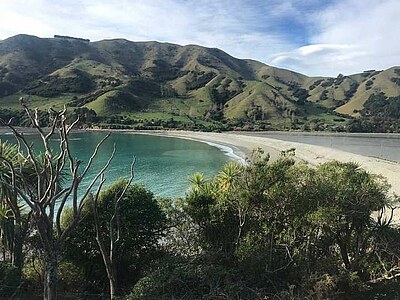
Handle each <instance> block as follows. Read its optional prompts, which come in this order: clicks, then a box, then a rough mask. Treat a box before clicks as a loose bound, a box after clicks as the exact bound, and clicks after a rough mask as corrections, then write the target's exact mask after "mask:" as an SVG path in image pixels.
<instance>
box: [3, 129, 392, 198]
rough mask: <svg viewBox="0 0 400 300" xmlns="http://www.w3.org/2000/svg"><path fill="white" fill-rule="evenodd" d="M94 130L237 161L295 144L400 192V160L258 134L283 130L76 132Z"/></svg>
mask: <svg viewBox="0 0 400 300" xmlns="http://www.w3.org/2000/svg"><path fill="white" fill-rule="evenodd" d="M17 129H19V130H21V131H22V132H24V133H28V134H30V133H35V132H36V130H35V129H33V128H17ZM91 131H105V132H121V133H130V134H145V135H155V136H162V137H174V138H181V139H188V140H193V141H199V142H203V143H207V144H209V145H211V146H214V147H217V148H219V149H220V150H221V151H222V152H224V154H226V155H227V156H229V157H231V158H233V159H234V160H236V161H240V162H244V161H245V158H246V157H250V156H251V153H252V151H253V149H256V148H258V147H260V148H261V149H263V150H264V151H265V153H269V154H270V156H271V160H274V159H277V158H278V157H279V155H280V153H281V151H284V150H289V149H293V148H295V153H296V155H295V159H297V160H298V161H303V162H306V163H308V164H309V165H312V166H317V165H319V164H321V163H324V162H328V161H332V160H338V161H343V162H356V163H358V164H359V165H360V167H362V168H364V169H365V170H367V171H368V172H370V173H372V174H377V175H382V176H384V177H385V178H387V180H388V182H389V184H391V186H392V187H391V192H393V193H396V194H398V195H400V164H399V163H396V162H392V161H390V160H385V159H381V158H376V157H369V156H363V155H359V154H353V153H350V152H345V151H342V150H338V149H333V148H329V147H324V146H317V145H311V144H304V143H298V142H290V141H283V140H277V139H274V138H270V137H266V136H257V133H258V134H267V133H271V134H276V133H280V134H281V133H283V132H272V131H266V132H242V131H234V132H223V133H215V132H200V131H178V130H154V131H152V130H148V131H141V130H131V129H123V130H119V129H77V130H73V132H76V133H78V132H91ZM9 132H10V130H9V129H8V128H4V127H3V128H0V134H7V133H9ZM285 134H306V135H316V134H314V133H307V132H285ZM319 135H326V136H329V135H331V136H337V135H338V134H337V133H322V134H319ZM344 135H346V136H369V137H373V136H376V137H378V136H381V137H384V136H389V134H368V133H363V134H359V133H357V134H348V133H343V134H340V136H344ZM390 136H391V137H399V138H400V135H398V134H390Z"/></svg>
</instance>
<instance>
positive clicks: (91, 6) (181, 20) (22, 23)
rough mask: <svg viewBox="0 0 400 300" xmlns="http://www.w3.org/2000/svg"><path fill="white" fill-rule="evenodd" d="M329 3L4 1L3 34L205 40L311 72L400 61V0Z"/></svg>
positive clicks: (333, 72) (350, 70)
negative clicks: (399, 32)
mask: <svg viewBox="0 0 400 300" xmlns="http://www.w3.org/2000/svg"><path fill="white" fill-rule="evenodd" d="M326 3H327V2H326V1H325V0H308V1H303V0H285V1H281V0H269V1H264V0H257V1H255V0H219V1H211V0H171V1H165V0H108V1H106V0H74V1H66V0H63V1H61V0H60V1H55V0H13V1H7V0H0V39H4V38H7V37H9V36H12V35H15V34H19V33H27V34H33V35H37V36H41V37H51V36H53V35H54V34H61V35H71V36H78V37H83V38H90V39H91V40H100V39H106V38H107V39H110V38H126V39H129V40H133V41H144V40H157V41H164V42H172V43H178V44H183V45H184V44H199V45H203V46H207V47H217V48H220V49H222V50H224V51H226V52H228V53H229V54H231V55H233V56H236V57H240V58H253V59H257V60H260V61H263V62H265V63H272V64H274V65H277V66H279V67H284V68H290V69H293V70H295V71H298V72H303V73H305V74H308V75H331V76H334V75H337V74H338V73H339V72H340V73H344V74H349V73H354V72H361V71H363V70H365V69H381V68H387V67H390V66H392V65H396V64H400V40H399V35H398V33H397V30H398V29H399V28H400V18H398V16H399V15H400V2H399V0H338V1H336V2H335V3H334V4H332V5H330V6H328V7H327V4H326ZM321 7H323V9H322V10H320V11H318V9H321ZM296 26H300V29H299V28H297V27H296ZM306 26H307V28H308V30H306ZM308 35H310V36H308ZM297 37H298V39H297ZM300 43H301V44H302V45H300Z"/></svg>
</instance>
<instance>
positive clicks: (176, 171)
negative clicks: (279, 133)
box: [1, 132, 229, 198]
mask: <svg viewBox="0 0 400 300" xmlns="http://www.w3.org/2000/svg"><path fill="white" fill-rule="evenodd" d="M105 135H106V134H105V133H104V132H85V133H74V134H71V136H70V141H71V151H72V153H73V155H74V157H76V158H79V159H81V160H82V161H83V162H87V161H88V159H89V157H90V156H91V154H92V152H93V150H94V148H95V147H96V144H97V143H98V142H99V141H100V140H101V139H102V138H103V137H104V136H105ZM1 138H2V139H7V140H10V141H15V140H14V138H13V137H12V136H9V135H8V136H2V137H1ZM29 138H30V139H31V140H32V141H33V142H34V143H38V142H39V140H38V137H37V136H30V137H29ZM114 143H115V144H116V154H115V157H114V159H113V162H112V164H111V165H110V167H109V168H108V170H107V172H106V173H105V177H106V180H107V181H106V184H110V183H111V182H113V181H114V180H116V179H118V178H121V177H128V176H129V174H130V164H131V161H132V157H133V155H135V156H136V164H135V178H134V182H135V183H141V184H144V185H145V186H146V187H147V188H148V189H150V190H151V191H152V192H153V193H154V194H155V195H156V196H161V197H169V198H172V197H183V196H184V195H185V192H186V191H187V189H188V187H189V183H188V176H190V175H192V174H193V173H195V172H202V173H204V174H205V175H206V176H213V175H215V174H216V173H217V172H218V171H219V169H220V168H221V166H222V165H223V164H224V163H225V162H227V161H228V160H229V157H228V156H227V155H225V154H224V153H223V152H222V151H221V150H220V149H218V148H217V147H213V146H210V145H208V144H205V143H201V142H196V141H189V140H183V139H177V138H167V137H159V136H150V135H140V134H138V135H135V134H129V133H113V134H112V135H111V136H110V138H109V139H108V140H107V141H106V143H105V144H104V145H103V146H102V148H101V151H100V152H99V155H98V157H97V159H96V160H95V163H94V165H93V168H92V169H91V170H92V172H90V173H89V174H88V176H87V178H86V180H85V181H84V182H82V187H85V186H87V185H88V184H89V183H90V181H91V179H93V178H94V176H95V174H96V172H97V171H99V170H100V169H101V168H102V166H103V165H104V164H105V163H106V162H107V160H108V158H109V156H110V154H111V153H112V148H113V144H114ZM38 145H39V144H38Z"/></svg>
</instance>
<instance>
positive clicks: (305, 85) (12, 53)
mask: <svg viewBox="0 0 400 300" xmlns="http://www.w3.org/2000/svg"><path fill="white" fill-rule="evenodd" d="M32 45H34V46H32ZM20 66H24V67H23V68H21V67H20ZM396 70H399V69H398V68H391V69H388V70H385V71H382V72H380V71H372V70H369V71H366V72H364V73H362V74H354V75H349V76H344V75H342V74H339V75H338V76H337V77H336V78H320V77H315V78H311V77H307V76H305V75H302V74H299V73H295V72H291V71H288V70H282V69H276V68H274V67H270V66H266V65H264V64H262V63H259V62H256V61H250V60H240V59H236V58H233V57H231V56H230V55H228V54H226V53H224V52H223V51H220V50H218V49H208V48H204V47H200V46H193V45H190V46H184V47H182V46H178V45H173V44H168V43H156V42H148V43H134V42H130V41H126V40H105V41H99V42H89V41H88V40H84V39H80V38H73V37H68V36H56V37H55V38H54V39H40V38H36V37H33V36H26V35H18V36H15V37H12V38H9V39H7V40H4V41H2V42H0V103H1V104H2V105H1V107H2V109H8V111H9V112H10V113H11V114H12V115H14V116H16V122H17V120H18V119H19V117H21V116H23V113H22V114H21V112H19V111H18V110H19V106H18V99H19V98H20V97H25V98H27V97H28V98H29V100H30V101H31V102H32V104H31V105H34V106H36V107H41V108H42V109H43V110H46V109H48V108H55V109H61V108H62V107H63V105H67V107H68V109H69V110H71V111H72V110H74V109H89V110H93V111H94V112H95V114H96V116H97V117H98V119H97V120H96V121H95V122H90V126H98V127H104V128H107V127H110V128H134V129H160V128H179V129H196V130H207V131H210V130H217V131H219V130H231V129H240V130H259V129H261V130H296V129H297V130H299V129H302V127H305V128H310V126H308V125H304V124H305V123H306V122H307V119H312V118H314V119H320V120H321V121H320V122H321V124H320V126H317V127H316V128H318V130H332V131H336V130H339V131H344V130H347V126H346V124H343V123H341V122H336V121H335V118H336V112H338V113H340V114H342V116H341V118H343V117H344V116H343V115H345V118H346V119H347V120H348V121H350V122H351V123H353V121H352V117H354V116H356V115H355V113H354V110H357V111H360V110H362V109H363V108H364V103H365V101H366V100H367V99H368V97H369V96H370V95H371V94H372V93H375V92H380V91H382V92H384V93H385V96H386V97H396V96H399V95H400V87H399V85H398V79H399V78H398V73H399V72H398V71H396ZM363 84H364V86H365V88H360V86H363ZM356 117H357V116H356ZM171 118H173V119H174V122H169V121H168V122H167V124H165V120H170V119H171ZM293 119H295V120H296V121H295V123H293ZM119 121H121V122H119ZM160 122H161V123H163V122H164V124H160ZM153 123H158V125H153ZM21 124H23V123H21ZM303 125H304V126H303ZM352 128H355V127H354V126H353V125H351V126H350V129H352Z"/></svg>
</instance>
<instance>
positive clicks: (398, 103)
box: [348, 93, 400, 132]
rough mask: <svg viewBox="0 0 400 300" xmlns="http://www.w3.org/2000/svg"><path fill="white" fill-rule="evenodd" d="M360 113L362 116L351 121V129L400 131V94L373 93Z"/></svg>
mask: <svg viewBox="0 0 400 300" xmlns="http://www.w3.org/2000/svg"><path fill="white" fill-rule="evenodd" d="M359 113H360V115H361V117H360V118H359V119H355V120H353V121H352V122H350V123H349V126H348V130H349V131H352V132H400V96H398V97H389V98H388V97H386V96H385V95H384V94H383V93H380V94H372V95H371V96H369V98H368V100H367V101H366V102H365V104H364V108H363V109H362V110H361V111H360V112H359Z"/></svg>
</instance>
